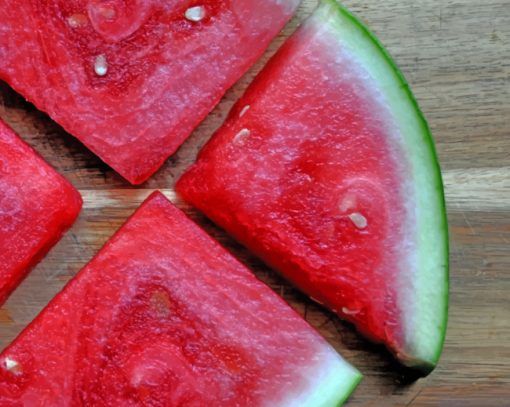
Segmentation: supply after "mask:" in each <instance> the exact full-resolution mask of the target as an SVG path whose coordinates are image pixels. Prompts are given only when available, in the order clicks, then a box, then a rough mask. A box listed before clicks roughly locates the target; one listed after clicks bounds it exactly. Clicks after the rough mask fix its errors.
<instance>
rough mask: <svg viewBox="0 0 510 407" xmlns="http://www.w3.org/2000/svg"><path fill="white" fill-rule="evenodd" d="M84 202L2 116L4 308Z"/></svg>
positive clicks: (0, 267) (0, 293) (0, 275)
mask: <svg viewBox="0 0 510 407" xmlns="http://www.w3.org/2000/svg"><path fill="white" fill-rule="evenodd" d="M81 205H82V200H81V196H80V194H79V192H78V191H77V190H76V189H74V187H73V186H72V185H71V184H70V183H69V182H68V181H67V180H65V179H64V178H63V177H62V176H61V175H60V174H58V173H57V172H56V171H55V170H54V169H53V168H52V167H50V165H49V164H48V163H46V162H45V161H44V160H43V159H42V158H41V157H40V156H39V155H38V154H37V153H36V152H35V151H34V150H32V148H31V147H29V146H28V145H27V144H25V142H23V141H22V140H21V139H20V138H19V137H18V136H17V135H16V134H15V133H14V132H13V131H12V130H11V129H10V128H9V127H7V125H6V124H5V123H3V122H2V121H1V120H0V306H1V305H2V304H3V303H4V302H5V300H6V299H7V297H8V296H9V295H10V294H11V293H12V291H14V289H15V288H16V287H17V286H18V285H19V283H20V282H21V281H22V280H23V278H24V277H25V276H26V275H27V274H28V272H29V270H30V269H31V268H32V267H33V266H35V265H36V264H37V263H38V262H39V260H41V259H42V258H43V257H44V255H45V254H46V253H47V252H48V251H49V250H50V248H51V247H52V246H53V245H54V244H55V243H57V242H58V241H59V240H60V238H61V237H62V235H63V233H64V232H65V231H66V230H67V229H68V228H70V227H71V225H72V224H73V223H74V221H75V219H76V217H77V216H78V214H79V212H80V209H81Z"/></svg>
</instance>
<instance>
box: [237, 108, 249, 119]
mask: <svg viewBox="0 0 510 407" xmlns="http://www.w3.org/2000/svg"><path fill="white" fill-rule="evenodd" d="M248 110H250V105H246V106H245V107H243V110H241V113H239V117H240V118H241V117H243V116H244V115H245V114H246V112H248Z"/></svg>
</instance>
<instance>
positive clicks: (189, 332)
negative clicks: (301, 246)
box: [0, 192, 360, 407]
mask: <svg viewBox="0 0 510 407" xmlns="http://www.w3.org/2000/svg"><path fill="white" fill-rule="evenodd" d="M359 379H360V375H359V373H358V372H357V371H356V370H355V369H354V368H352V367H350V365H348V364H347V363H346V362H345V361H343V360H342V359H341V358H340V356H339V355H338V354H337V353H336V352H335V351H334V350H333V348H332V347H331V346H330V345H328V344H327V343H326V341H325V340H324V339H323V338H322V337H320V335H319V334H318V333H317V332H316V331H315V330H313V329H312V328H311V327H310V326H309V325H308V324H307V323H306V322H305V321H304V320H303V319H301V318H300V317H299V316H298V315H297V314H296V313H295V312H294V311H293V310H292V309H291V308H290V307H289V306H288V305H287V304H285V302H284V301H283V300H282V299H280V298H279V297H278V296H277V295H276V294H275V293H273V292H272V291H271V290H270V289H269V288H268V287H267V286H265V285H264V284H263V283H261V282H260V281H258V280H257V279H256V278H255V276H254V275H253V274H252V273H250V272H249V270H247V269H246V268H245V267H244V266H243V265H241V264H240V263H239V262H238V261H236V260H235V259H234V258H233V257H232V256H231V255H230V254H229V253H228V252H227V251H226V250H225V249H223V248H222V247H221V246H219V245H218V243H216V242H215V241H214V240H213V239H211V238H210V237H209V236H208V235H207V234H206V233H205V232H204V231H202V230H201V229H200V228H199V227H198V226H197V225H195V224H194V223H193V222H191V221H190V220H189V219H188V218H186V216H185V215H184V214H183V213H182V212H180V211H179V210H178V209H177V208H175V207H174V206H173V205H172V204H171V203H170V202H169V201H168V200H167V199H166V198H165V197H164V196H163V195H162V194H161V193H158V192H156V193H154V194H153V195H151V196H150V197H149V198H148V199H147V201H146V202H145V203H144V204H143V205H142V206H141V207H140V208H139V209H138V210H137V211H136V212H135V214H134V215H133V216H132V217H131V218H130V219H129V220H128V222H127V223H126V224H125V225H124V226H123V227H122V228H121V229H120V230H119V231H118V232H117V234H116V235H115V236H114V237H113V238H112V239H111V240H110V241H109V242H108V243H107V244H106V245H105V247H104V248H103V249H102V250H101V251H100V252H99V254H97V255H96V257H95V258H94V259H93V260H92V261H91V262H90V263H89V264H88V265H87V266H85V268H84V269H83V270H82V271H81V272H80V273H79V274H78V275H77V277H75V278H74V279H73V280H72V281H71V282H70V283H69V284H68V285H67V286H66V287H65V288H64V290H63V291H62V292H61V293H60V294H59V295H58V296H57V297H56V298H55V299H53V301H52V302H51V303H50V304H49V305H48V306H47V307H46V309H44V310H43V311H42V313H41V314H40V315H39V316H38V317H37V318H36V320H35V321H34V322H32V324H31V325H30V326H29V327H28V328H27V329H25V331H24V332H22V333H21V335H20V336H19V337H18V338H17V339H16V340H15V341H14V343H13V344H11V345H10V346H9V347H8V348H7V349H6V350H5V351H4V352H3V353H2V354H1V355H0V400H2V402H4V403H5V404H3V405H9V406H17V405H20V406H21V405H23V406H27V405H37V406H78V405H80V406H81V405H86V406H142V405H143V406H167V407H174V406H175V407H177V406H190V407H194V406H196V407H202V406H226V407H228V406H324V407H326V406H333V405H337V404H338V403H340V402H342V401H343V400H344V399H345V398H346V397H347V396H348V395H349V393H350V392H351V391H352V390H353V388H354V387H355V386H356V384H357V383H358V381H359Z"/></svg>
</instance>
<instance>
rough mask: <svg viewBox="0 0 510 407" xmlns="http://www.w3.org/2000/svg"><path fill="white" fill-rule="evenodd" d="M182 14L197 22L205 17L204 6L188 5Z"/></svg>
mask: <svg viewBox="0 0 510 407" xmlns="http://www.w3.org/2000/svg"><path fill="white" fill-rule="evenodd" d="M184 16H185V17H186V19H187V20H189V21H194V22H199V21H202V19H203V18H204V17H205V8H204V7H203V6H195V7H190V8H189V9H187V10H186V13H184Z"/></svg>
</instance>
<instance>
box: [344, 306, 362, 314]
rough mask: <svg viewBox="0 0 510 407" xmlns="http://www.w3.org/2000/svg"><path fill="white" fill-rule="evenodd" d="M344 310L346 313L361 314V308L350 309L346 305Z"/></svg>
mask: <svg viewBox="0 0 510 407" xmlns="http://www.w3.org/2000/svg"><path fill="white" fill-rule="evenodd" d="M342 312H343V313H344V314H345V315H356V314H359V313H360V312H361V311H360V310H352V309H349V308H346V307H342Z"/></svg>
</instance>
